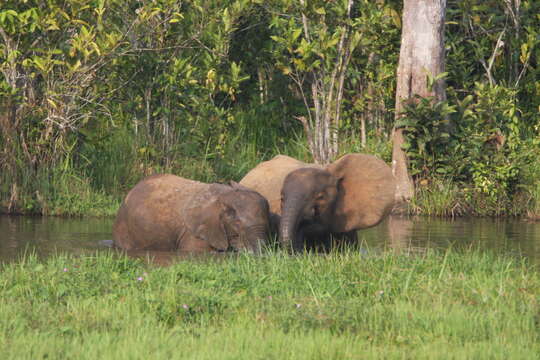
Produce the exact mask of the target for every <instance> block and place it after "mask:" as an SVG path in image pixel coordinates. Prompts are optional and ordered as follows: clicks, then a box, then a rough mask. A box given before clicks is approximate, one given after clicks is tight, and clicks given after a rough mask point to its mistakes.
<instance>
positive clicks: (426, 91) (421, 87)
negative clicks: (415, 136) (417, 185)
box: [392, 0, 446, 201]
mask: <svg viewBox="0 0 540 360" xmlns="http://www.w3.org/2000/svg"><path fill="white" fill-rule="evenodd" d="M445 11H446V0H405V1H404V9H403V28H402V33H401V50H400V53H399V65H398V71H397V87H396V113H395V119H396V120H397V119H399V118H400V117H401V113H402V111H403V108H404V106H403V105H404V103H406V102H409V101H414V95H420V96H422V97H430V96H433V97H434V98H435V100H436V101H441V100H444V99H446V93H445V82H444V80H443V79H440V80H437V81H436V82H435V83H434V85H433V87H432V88H428V86H427V76H428V75H429V76H430V77H433V78H435V77H436V76H437V75H439V74H440V73H442V72H444V17H445ZM392 141H393V151H392V171H393V173H394V176H395V177H396V181H397V189H396V200H397V201H406V200H409V199H410V198H411V197H412V196H413V194H414V184H413V181H412V179H411V177H410V175H409V172H408V159H407V155H406V153H405V152H404V151H403V149H402V145H403V143H404V141H405V138H404V134H403V128H394V131H393V136H392Z"/></svg>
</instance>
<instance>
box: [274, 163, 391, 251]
mask: <svg viewBox="0 0 540 360" xmlns="http://www.w3.org/2000/svg"><path fill="white" fill-rule="evenodd" d="M394 192H395V180H394V176H393V174H392V171H391V169H390V167H389V166H388V165H387V164H386V163H385V162H384V161H382V160H381V159H379V158H377V157H375V156H371V155H364V154H348V155H345V156H344V157H342V158H341V159H339V160H337V161H335V162H334V163H332V164H330V165H328V166H326V168H324V169H317V168H300V169H297V170H294V171H292V172H290V173H289V174H288V175H287V176H286V177H285V180H284V181H283V186H282V190H281V223H280V232H279V234H280V241H281V242H282V244H284V245H286V246H290V245H292V246H293V248H294V249H295V250H299V249H300V248H301V246H303V244H302V241H303V239H302V234H305V233H306V232H308V233H310V234H311V235H313V234H315V235H316V234H319V235H322V234H330V233H333V234H340V233H349V232H352V231H356V230H358V229H364V228H368V227H371V226H374V225H377V224H378V223H379V222H380V221H381V220H382V219H384V218H385V217H386V215H387V214H388V213H389V212H390V210H391V209H392V207H393V204H394Z"/></svg>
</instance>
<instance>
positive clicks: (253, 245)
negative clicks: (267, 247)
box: [238, 225, 267, 255]
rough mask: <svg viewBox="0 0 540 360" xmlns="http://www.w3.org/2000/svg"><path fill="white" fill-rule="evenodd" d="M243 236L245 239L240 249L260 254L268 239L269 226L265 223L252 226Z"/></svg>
mask: <svg viewBox="0 0 540 360" xmlns="http://www.w3.org/2000/svg"><path fill="white" fill-rule="evenodd" d="M241 237H242V238H243V240H244V241H242V240H241V241H240V243H241V244H242V245H241V246H240V248H239V249H238V250H241V251H247V252H250V253H253V254H255V255H260V254H261V253H262V249H263V247H264V244H265V241H266V237H267V227H266V226H265V225H256V226H253V227H250V228H249V229H247V231H246V233H244V234H243V235H242V236H241Z"/></svg>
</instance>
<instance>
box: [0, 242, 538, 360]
mask: <svg viewBox="0 0 540 360" xmlns="http://www.w3.org/2000/svg"><path fill="white" fill-rule="evenodd" d="M0 274H1V276H0V334H1V336H0V354H2V358H3V359H15V358H16V359H43V358H48V359H60V358H62V359H75V358H76V359H310V360H311V359H324V360H328V359H370V358H378V359H379V358H385V359H388V358H399V359H403V358H406V359H408V358H410V359H434V358H439V359H440V358H444V359H453V358H458V359H473V358H474V359H536V358H538V356H539V355H540V324H539V322H540V298H539V294H540V274H539V272H538V271H537V270H535V269H534V268H533V267H531V266H530V265H528V264H526V263H525V262H521V261H518V260H516V259H512V258H505V257H497V256H494V255H491V254H489V253H482V252H479V251H476V250H473V251H467V252H458V251H455V250H454V251H448V252H446V253H435V252H430V253H427V254H424V255H421V256H406V255H399V254H395V253H390V252H389V253H384V254H367V255H359V254H358V253H357V252H353V251H345V252H342V253H332V254H329V255H305V256H298V257H289V256H285V255H283V254H281V253H279V252H278V253H273V254H270V255H268V256H264V257H259V258H255V257H249V256H238V257H230V258H225V259H218V260H211V261H209V260H197V259H192V260H184V261H181V262H178V263H176V264H174V265H172V266H170V267H166V268H160V267H155V266H149V265H146V264H145V263H143V262H141V261H139V260H135V259H131V258H127V257H124V256H118V255H116V254H114V253H107V252H104V253H98V254H95V255H85V256H81V257H75V256H65V255H57V256H55V257H52V258H49V259H47V260H38V259H36V258H35V257H34V256H31V255H30V256H26V257H25V258H24V259H23V260H21V261H19V262H18V263H12V264H6V265H3V267H2V268H1V273H0Z"/></svg>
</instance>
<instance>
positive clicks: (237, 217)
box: [194, 182, 269, 254]
mask: <svg viewBox="0 0 540 360" xmlns="http://www.w3.org/2000/svg"><path fill="white" fill-rule="evenodd" d="M218 186H220V187H221V186H222V185H218ZM231 187H232V190H231V191H224V192H220V193H219V195H217V196H216V197H215V198H213V199H211V200H210V201H208V202H207V203H206V204H204V205H203V206H201V207H200V208H199V209H198V211H197V213H196V214H194V215H195V219H196V223H195V224H194V233H195V234H196V236H197V237H198V238H200V239H202V240H204V241H206V242H207V243H208V244H209V245H210V246H211V247H212V248H214V249H215V250H217V251H227V250H233V251H248V252H252V253H256V254H260V253H261V250H262V245H263V244H264V242H265V241H266V238H267V233H268V229H269V222H268V219H269V212H268V202H267V201H266V199H265V198H264V197H262V196H261V195H260V194H259V193H257V192H255V191H252V190H250V189H248V188H246V187H243V186H242V185H239V184H237V183H235V182H231Z"/></svg>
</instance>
